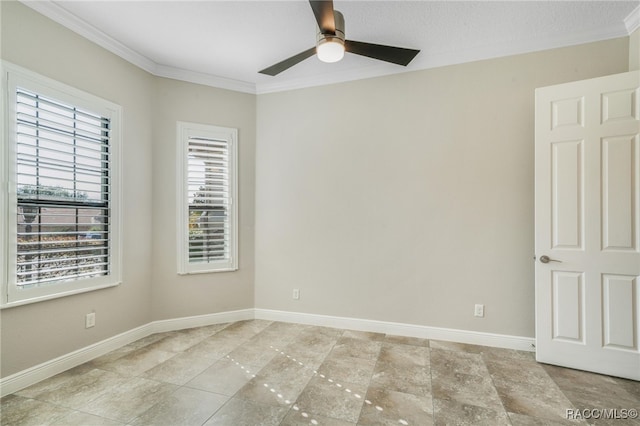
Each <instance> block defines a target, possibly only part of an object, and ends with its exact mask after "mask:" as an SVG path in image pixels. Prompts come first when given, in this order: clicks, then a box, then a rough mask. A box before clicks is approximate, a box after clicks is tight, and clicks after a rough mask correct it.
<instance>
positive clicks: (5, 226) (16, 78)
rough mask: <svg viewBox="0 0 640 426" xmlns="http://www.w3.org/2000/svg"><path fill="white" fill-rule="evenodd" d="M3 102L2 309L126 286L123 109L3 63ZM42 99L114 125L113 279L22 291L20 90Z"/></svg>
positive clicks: (111, 158) (110, 276)
mask: <svg viewBox="0 0 640 426" xmlns="http://www.w3.org/2000/svg"><path fill="white" fill-rule="evenodd" d="M0 68H1V70H2V88H3V90H2V91H3V99H2V107H1V110H0V114H1V118H0V120H2V121H3V124H4V125H3V128H4V129H5V131H4V132H3V134H2V135H1V136H0V137H1V138H2V139H3V144H2V145H3V146H2V149H0V164H1V165H2V170H3V172H2V176H0V179H1V181H2V191H1V192H2V194H1V199H2V201H3V205H4V206H6V208H3V209H2V211H0V237H1V238H2V241H3V244H2V245H1V246H0V255H1V260H0V273H1V277H2V281H3V283H2V295H1V297H0V309H1V308H9V307H13V306H19V305H24V304H28V303H35V302H40V301H43V300H50V299H54V298H59V297H65V296H69V295H72V294H78V293H84V292H88V291H94V290H98V289H101V288H107V287H113V286H117V285H119V284H121V282H122V247H121V240H122V229H121V226H122V224H121V216H122V215H121V197H122V191H121V170H120V166H121V140H122V137H121V123H122V108H121V107H120V106H119V105H117V104H115V103H113V102H110V101H108V100H105V99H103V98H100V97H98V96H95V95H92V94H90V93H87V92H85V91H82V90H80V89H76V88H74V87H71V86H69V85H66V84H64V83H61V82H59V81H57V80H54V79H51V78H48V77H45V76H42V75H40V74H37V73H35V72H33V71H30V70H27V69H25V68H22V67H20V66H17V65H15V64H12V63H9V62H6V61H2V63H1V67H0ZM18 88H21V89H23V90H26V91H29V92H32V93H37V94H38V95H41V96H44V97H46V98H51V99H54V100H57V101H60V102H64V103H66V104H68V105H72V106H74V107H77V108H81V109H84V110H88V111H92V112H95V113H97V114H99V115H100V116H102V117H105V118H108V119H109V120H110V130H109V136H110V145H109V162H110V184H111V188H110V192H109V210H110V212H109V213H110V224H109V240H110V241H109V243H108V253H109V256H108V259H109V273H108V274H106V275H102V276H98V277H87V278H81V279H72V280H68V281H54V282H52V283H45V284H42V285H39V286H35V287H32V288H21V287H20V286H19V285H17V278H16V272H17V269H16V255H17V214H18V205H17V202H18V194H17V186H16V180H17V179H16V158H17V157H16V138H15V134H16V98H17V94H16V92H17V89H18Z"/></svg>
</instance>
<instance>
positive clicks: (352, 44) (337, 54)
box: [259, 0, 420, 76]
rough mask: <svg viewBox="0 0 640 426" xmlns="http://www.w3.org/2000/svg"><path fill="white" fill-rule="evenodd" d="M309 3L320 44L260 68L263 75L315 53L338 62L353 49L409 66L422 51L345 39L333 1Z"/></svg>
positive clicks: (279, 69)
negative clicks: (316, 24)
mask: <svg viewBox="0 0 640 426" xmlns="http://www.w3.org/2000/svg"><path fill="white" fill-rule="evenodd" d="M309 4H310V5H311V9H312V10H313V14H314V15H315V17H316V22H317V23H318V29H319V31H318V35H317V37H316V46H315V47H312V48H311V49H307V50H305V51H304V52H300V53H298V54H297V55H294V56H292V57H290V58H287V59H285V60H284V61H281V62H278V63H277V64H275V65H272V66H270V67H268V68H265V69H263V70H262V71H259V72H260V73H261V74H266V75H271V76H274V75H278V74H280V73H281V72H282V71H285V70H287V69H289V68H291V67H292V66H294V65H296V64H297V63H299V62H302V61H304V60H305V59H307V58H309V57H310V56H313V55H314V54H317V55H318V59H320V60H321V61H323V62H338V61H339V60H340V59H342V57H343V56H344V52H349V53H355V54H356V55H361V56H367V57H369V58H373V59H378V60H381V61H386V62H391V63H394V64H398V65H403V66H407V65H408V64H409V62H411V61H412V60H413V58H415V56H416V55H417V54H418V53H420V51H419V50H415V49H405V48H403V47H394V46H384V45H382V44H372V43H364V42H361V41H353V40H345V37H344V16H342V13H340V12H338V11H337V10H334V9H333V0H320V1H316V0H309Z"/></svg>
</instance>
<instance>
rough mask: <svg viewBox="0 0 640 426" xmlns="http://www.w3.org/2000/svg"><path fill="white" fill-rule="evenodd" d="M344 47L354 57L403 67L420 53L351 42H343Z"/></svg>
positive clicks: (401, 48) (413, 50)
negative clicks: (358, 56)
mask: <svg viewBox="0 0 640 426" xmlns="http://www.w3.org/2000/svg"><path fill="white" fill-rule="evenodd" d="M344 47H345V50H346V51H347V52H351V53H355V54H356V55H362V56H367V57H369V58H373V59H379V60H381V61H386V62H391V63H394V64H398V65H403V66H407V65H408V64H409V62H411V61H412V60H413V58H415V57H416V55H417V54H418V53H420V51H419V50H415V49H405V48H404V47H394V46H384V45H382V44H373V43H364V42H361V41H353V40H345V42H344Z"/></svg>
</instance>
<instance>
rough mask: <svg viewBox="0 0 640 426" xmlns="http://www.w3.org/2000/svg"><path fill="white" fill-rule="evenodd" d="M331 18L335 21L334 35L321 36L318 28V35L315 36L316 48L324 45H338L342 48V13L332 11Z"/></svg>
mask: <svg viewBox="0 0 640 426" xmlns="http://www.w3.org/2000/svg"><path fill="white" fill-rule="evenodd" d="M333 16H334V19H335V25H336V33H335V34H331V33H326V34H323V33H322V30H321V29H319V28H318V33H317V36H316V47H319V46H320V45H322V44H324V43H339V44H341V45H342V46H344V16H342V13H340V12H338V11H337V10H334V11H333Z"/></svg>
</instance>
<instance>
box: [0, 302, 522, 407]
mask: <svg viewBox="0 0 640 426" xmlns="http://www.w3.org/2000/svg"><path fill="white" fill-rule="evenodd" d="M254 318H255V319H264V320H270V321H281V322H294V323H299V324H308V325H318V326H325V327H335V328H345V329H349V330H358V331H371V332H376V333H385V334H394V335H398V336H408V337H420V338H423V339H435V340H446V341H452V342H460V343H471V344H476V345H484V346H494V347H500V348H506V349H517V350H522V351H532V350H533V344H534V341H535V339H533V338H531V337H519V336H508V335H503V334H493V333H481V332H477V331H466V330H456V329H450V328H439V327H428V326H424V325H413V324H403V323H397V322H386V321H376V320H367V319H358V318H347V317H335V316H328V315H317V314H305V313H301V312H286V311H276V310H270V309H242V310H237V311H229V312H219V313H215V314H207V315H198V316H193V317H184V318H175V319H168V320H160V321H153V322H150V323H148V324H145V325H143V326H140V327H137V328H134V329H133V330H129V331H126V332H124V333H121V334H118V335H116V336H113V337H110V338H108V339H105V340H103V341H101V342H97V343H94V344H92V345H89V346H86V347H84V348H81V349H78V350H77V351H73V352H71V353H68V354H66V355H62V356H60V357H58V358H55V359H52V360H50V361H46V362H43V363H42V364H39V365H36V366H34V367H31V368H28V369H26V370H22V371H19V372H17V373H15V374H12V375H10V376H7V377H4V378H2V379H0V396H6V395H9V394H12V393H14V392H17V391H19V390H20V389H24V388H26V387H27V386H31V385H32V384H35V383H37V382H39V381H41V380H44V379H47V378H49V377H51V376H54V375H56V374H59V373H62V372H63V371H66V370H69V369H70V368H73V367H77V366H78V365H80V364H83V363H85V362H88V361H91V360H92V359H94V358H97V357H99V356H102V355H104V354H106V353H109V352H111V351H113V350H115V349H118V348H121V347H122V346H125V345H128V344H129V343H132V342H135V341H136V340H139V339H142V338H143V337H147V336H149V335H151V334H154V333H163V332H167V331H174V330H182V329H185V328H193V327H202V326H205V325H212V324H221V323H225V322H233V321H242V320H249V319H254Z"/></svg>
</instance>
